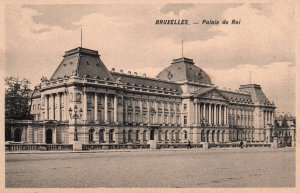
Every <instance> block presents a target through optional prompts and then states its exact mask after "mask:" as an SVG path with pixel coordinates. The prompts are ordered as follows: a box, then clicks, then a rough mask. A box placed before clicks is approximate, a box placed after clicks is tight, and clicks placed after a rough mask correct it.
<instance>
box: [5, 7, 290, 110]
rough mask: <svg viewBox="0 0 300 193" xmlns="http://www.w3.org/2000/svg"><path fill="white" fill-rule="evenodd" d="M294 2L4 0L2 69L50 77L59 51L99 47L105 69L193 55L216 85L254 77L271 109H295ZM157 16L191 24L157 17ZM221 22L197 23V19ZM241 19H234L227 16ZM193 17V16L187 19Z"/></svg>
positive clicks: (144, 66)
mask: <svg viewBox="0 0 300 193" xmlns="http://www.w3.org/2000/svg"><path fill="white" fill-rule="evenodd" d="M294 14H295V13H294V6H293V4H290V3H281V4H277V3H272V4H216V3H214V4H208V3H206V4H117V5H116V4H97V5H95V4H93V5H91V4H89V5H84V4H76V5H72V4H71V5H70V4H69V5H66V4H56V5H55V4H53V5H50V4H47V5H45V4H39V5H33V4H19V5H17V4H14V5H9V4H7V5H6V7H5V73H6V75H7V76H14V77H20V78H27V79H29V80H30V81H31V83H32V85H36V84H38V83H39V82H40V78H41V77H42V76H46V77H48V78H49V77H50V76H51V75H52V73H53V72H54V71H55V69H56V68H57V66H58V65H59V63H60V62H61V60H62V56H63V55H64V52H65V51H67V50H70V49H73V48H75V47H79V46H80V29H81V28H82V31H83V37H82V40H83V41H82V44H83V47H85V48H89V49H94V50H98V51H99V54H100V55H101V59H102V61H103V62H104V64H105V65H106V67H107V68H108V69H111V68H115V69H116V70H117V71H119V70H120V69H123V70H124V72H127V71H131V72H137V73H138V74H140V75H141V74H143V73H146V74H147V76H149V77H153V78H154V77H156V75H157V74H158V73H159V72H160V71H161V70H163V69H164V68H166V67H167V66H169V65H170V63H171V61H172V59H174V58H180V57H181V56H182V40H183V42H184V43H183V55H184V57H188V58H192V59H193V60H194V62H195V65H197V66H198V67H200V68H202V69H203V70H204V71H206V72H207V73H208V74H209V75H210V77H211V79H212V82H213V83H214V84H215V85H217V86H218V87H219V88H224V87H225V88H231V89H232V90H235V89H238V88H239V85H243V84H248V83H250V71H251V83H255V84H259V85H261V87H262V89H263V91H264V93H265V94H266V96H267V97H268V98H269V99H270V101H274V103H275V105H276V106H277V111H278V112H286V113H288V112H290V113H292V114H295V109H296V101H295V98H296V96H295V86H296V80H295V79H296V65H295V43H294V42H295V29H294V28H295V24H294V22H295V21H294V20H295V18H294ZM160 19H164V20H166V19H175V20H178V19H180V20H185V19H187V20H189V24H190V25H156V24H155V21H156V20H160ZM225 19H226V20H227V21H229V24H228V25H223V24H219V25H213V24H202V21H203V20H219V21H220V23H221V22H222V21H223V20H225ZM232 19H235V20H240V21H241V23H240V24H239V25H234V24H230V22H231V20H232ZM197 22H198V23H199V24H194V23H197Z"/></svg>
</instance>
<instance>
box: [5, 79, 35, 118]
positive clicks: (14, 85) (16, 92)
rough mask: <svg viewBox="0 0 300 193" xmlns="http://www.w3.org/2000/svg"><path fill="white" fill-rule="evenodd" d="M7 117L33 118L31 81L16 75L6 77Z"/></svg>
mask: <svg viewBox="0 0 300 193" xmlns="http://www.w3.org/2000/svg"><path fill="white" fill-rule="evenodd" d="M5 85H6V88H5V118H6V119H18V120H20V119H31V118H32V117H31V116H30V98H31V96H30V94H31V93H32V91H31V90H30V88H29V86H30V82H29V81H28V80H27V79H22V80H19V79H18V78H15V77H7V78H5Z"/></svg>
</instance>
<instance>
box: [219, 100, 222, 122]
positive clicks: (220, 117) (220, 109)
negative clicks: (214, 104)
mask: <svg viewBox="0 0 300 193" xmlns="http://www.w3.org/2000/svg"><path fill="white" fill-rule="evenodd" d="M221 107H222V105H221V104H220V105H219V125H222V108H221Z"/></svg>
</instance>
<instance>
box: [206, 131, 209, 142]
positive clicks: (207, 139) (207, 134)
mask: <svg viewBox="0 0 300 193" xmlns="http://www.w3.org/2000/svg"><path fill="white" fill-rule="evenodd" d="M206 142H209V130H207V132H206Z"/></svg>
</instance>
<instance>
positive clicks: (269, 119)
mask: <svg viewBox="0 0 300 193" xmlns="http://www.w3.org/2000/svg"><path fill="white" fill-rule="evenodd" d="M263 117H264V118H263V125H264V127H265V128H266V127H267V124H271V125H274V112H273V111H269V110H264V111H263Z"/></svg>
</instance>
